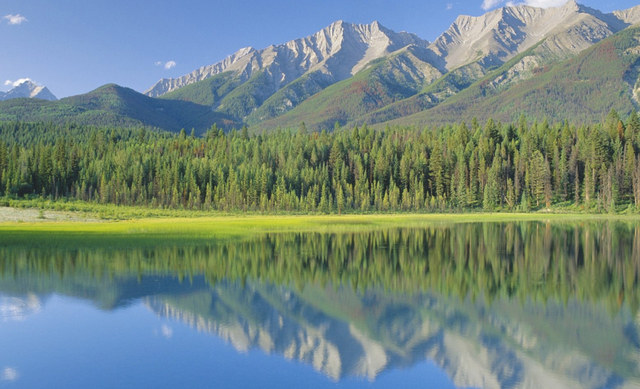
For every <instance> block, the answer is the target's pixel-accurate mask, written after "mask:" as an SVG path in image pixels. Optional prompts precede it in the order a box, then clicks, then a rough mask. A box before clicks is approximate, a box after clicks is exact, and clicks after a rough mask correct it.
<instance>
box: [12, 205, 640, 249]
mask: <svg viewBox="0 0 640 389" xmlns="http://www.w3.org/2000/svg"><path fill="white" fill-rule="evenodd" d="M596 220H611V221H627V222H640V216H639V215H602V214H554V213H467V214H464V213H461V214H372V215H355V214H350V215H211V216H199V217H184V216H177V217H152V218H134V219H130V220H115V221H104V220H101V221H97V220H95V219H82V218H77V219H67V220H63V221H48V222H42V221H32V222H20V221H18V222H15V221H13V222H0V244H2V245H27V246H40V245H46V246H50V245H58V243H59V244H61V245H63V244H64V241H77V242H78V243H80V244H81V245H96V244H100V245H103V244H105V243H109V242H111V244H113V245H117V246H121V245H127V244H135V242H136V241H138V242H139V241H141V240H148V241H149V243H150V244H151V243H153V244H163V243H172V244H175V243H189V242H206V241H209V242H210V241H215V240H228V239H242V238H246V237H251V236H254V235H258V234H265V233H279V232H309V233H349V232H363V231H374V230H380V229H388V228H419V227H424V226H429V225H431V226H433V225H443V224H457V223H472V222H518V221H539V222H551V221H555V222H568V223H579V222H587V221H596ZM154 242H155V243H154Z"/></svg>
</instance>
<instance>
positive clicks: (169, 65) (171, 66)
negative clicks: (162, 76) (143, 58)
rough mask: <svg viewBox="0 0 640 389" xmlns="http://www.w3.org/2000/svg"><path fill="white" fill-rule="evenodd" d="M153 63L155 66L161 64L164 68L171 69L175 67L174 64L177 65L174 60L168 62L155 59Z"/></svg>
mask: <svg viewBox="0 0 640 389" xmlns="http://www.w3.org/2000/svg"><path fill="white" fill-rule="evenodd" d="M153 64H154V65H156V66H162V67H164V68H165V69H166V70H169V69H173V68H175V67H176V65H178V64H177V63H176V61H168V62H162V61H156V62H154V63H153Z"/></svg>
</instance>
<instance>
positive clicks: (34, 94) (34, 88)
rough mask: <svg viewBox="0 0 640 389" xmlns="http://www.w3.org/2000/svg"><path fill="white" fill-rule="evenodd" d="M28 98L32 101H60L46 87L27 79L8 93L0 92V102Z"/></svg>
mask: <svg viewBox="0 0 640 389" xmlns="http://www.w3.org/2000/svg"><path fill="white" fill-rule="evenodd" d="M21 97H26V98H30V99H43V100H52V101H53V100H58V98H57V97H55V96H54V95H53V93H51V91H49V89H48V88H47V87H46V86H38V85H36V84H35V83H33V82H32V81H31V80H29V79H25V80H24V81H23V82H21V83H20V84H18V85H16V86H15V87H14V88H13V89H11V90H10V91H8V92H0V101H2V100H9V99H17V98H21Z"/></svg>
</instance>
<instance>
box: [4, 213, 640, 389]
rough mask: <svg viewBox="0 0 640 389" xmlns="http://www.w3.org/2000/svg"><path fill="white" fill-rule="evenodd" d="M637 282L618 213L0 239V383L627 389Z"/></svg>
mask: <svg viewBox="0 0 640 389" xmlns="http://www.w3.org/2000/svg"><path fill="white" fill-rule="evenodd" d="M36 240H37V239H36ZM34 243H37V242H35V241H34ZM639 272H640V223H638V222H633V221H615V220H600V221H584V222H575V221H548V222H545V221H513V222H509V221H503V222H486V223H432V224H427V225H424V226H411V227H398V226H394V227H390V228H388V229H385V228H378V229H376V230H372V231H366V230H362V229H360V230H358V231H356V232H348V230H341V231H339V232H335V233H330V232H281V233H258V234H255V236H250V237H249V236H247V237H242V238H236V239H224V240H216V239H212V238H209V239H202V240H201V241H195V240H189V241H188V242H185V243H184V244H180V243H177V242H176V241H174V240H172V241H166V242H163V241H157V242H152V241H149V240H144V241H142V240H141V242H140V245H139V246H136V245H132V244H131V242H130V241H129V242H127V244H126V245H123V246H121V245H119V244H118V243H117V241H105V244H104V245H103V246H100V245H96V244H94V243H92V244H91V245H87V244H85V243H84V242H83V241H82V240H78V241H77V242H75V244H70V243H69V242H67V243H66V244H65V245H49V246H47V245H38V244H25V243H24V242H22V243H20V244H5V245H3V246H2V247H0V387H7V388H114V387H118V388H141V387H149V388H176V387H189V388H252V387H261V388H282V387H292V388H293V387H304V388H398V387H402V388H640V316H639V314H638V311H639V307H640V288H639V285H638V282H639Z"/></svg>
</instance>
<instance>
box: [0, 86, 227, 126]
mask: <svg viewBox="0 0 640 389" xmlns="http://www.w3.org/2000/svg"><path fill="white" fill-rule="evenodd" d="M0 120H2V121H25V122H37V121H50V122H54V123H68V122H74V123H77V124H86V125H100V126H121V127H140V126H146V127H154V128H158V129H162V130H167V131H174V132H175V131H180V130H181V129H183V128H184V129H186V130H190V129H195V131H196V132H197V133H203V132H204V131H206V130H207V129H208V128H210V127H211V126H212V125H214V124H217V125H218V126H220V127H222V128H228V127H232V126H235V124H236V123H235V122H234V121H233V120H232V119H231V118H228V117H226V116H225V115H223V114H220V113H217V112H213V111H212V110H211V108H210V107H207V106H203V105H198V104H195V103H191V102H187V101H176V100H160V99H153V98H151V97H147V96H145V95H143V94H141V93H138V92H136V91H134V90H133V89H129V88H124V87H121V86H118V85H115V84H109V85H105V86H102V87H100V88H98V89H96V90H94V91H92V92H89V93H87V94H84V95H78V96H72V97H67V98H64V99H61V100H58V101H44V100H36V99H29V100H26V99H15V100H9V101H3V102H0Z"/></svg>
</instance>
